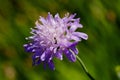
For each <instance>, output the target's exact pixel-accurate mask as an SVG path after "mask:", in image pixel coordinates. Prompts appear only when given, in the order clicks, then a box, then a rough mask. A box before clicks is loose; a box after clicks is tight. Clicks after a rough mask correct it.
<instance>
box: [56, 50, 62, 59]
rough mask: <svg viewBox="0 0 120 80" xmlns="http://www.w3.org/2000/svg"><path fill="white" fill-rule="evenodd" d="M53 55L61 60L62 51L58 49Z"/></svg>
mask: <svg viewBox="0 0 120 80" xmlns="http://www.w3.org/2000/svg"><path fill="white" fill-rule="evenodd" d="M55 57H57V58H58V59H60V60H63V56H62V51H58V52H56V53H55Z"/></svg>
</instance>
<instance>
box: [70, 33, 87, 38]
mask: <svg viewBox="0 0 120 80" xmlns="http://www.w3.org/2000/svg"><path fill="white" fill-rule="evenodd" d="M72 34H73V35H75V36H78V37H80V38H83V39H85V40H87V39H88V35H87V34H85V33H82V32H73V33H72Z"/></svg>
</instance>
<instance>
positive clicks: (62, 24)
mask: <svg viewBox="0 0 120 80" xmlns="http://www.w3.org/2000/svg"><path fill="white" fill-rule="evenodd" d="M75 15H76V14H72V15H69V14H68V13H67V14H65V17H63V18H60V17H59V14H56V15H55V16H54V17H53V16H52V15H51V14H50V13H48V16H47V18H43V17H41V16H40V18H39V20H38V21H36V23H35V24H36V26H35V28H32V29H31V34H32V36H30V37H28V38H26V39H27V40H29V41H30V42H29V43H28V44H25V45H24V47H25V50H26V51H27V52H31V53H33V55H32V60H33V65H38V64H40V63H43V64H44V65H45V66H46V65H48V66H49V68H51V69H53V70H54V69H55V67H54V63H53V58H54V57H56V58H58V59H60V60H63V54H64V55H65V56H66V57H67V58H68V59H69V61H71V62H75V61H76V55H77V54H78V50H77V48H76V45H77V44H78V42H80V41H81V39H85V40H87V38H88V36H87V34H85V33H82V32H76V29H77V28H82V27H83V26H82V25H81V24H80V23H79V21H80V19H79V18H76V19H75V18H74V17H75Z"/></svg>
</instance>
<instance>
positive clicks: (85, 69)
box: [76, 55, 95, 80]
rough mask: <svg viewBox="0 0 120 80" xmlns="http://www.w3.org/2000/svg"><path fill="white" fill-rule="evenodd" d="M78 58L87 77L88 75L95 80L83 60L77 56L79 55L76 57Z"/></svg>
mask: <svg viewBox="0 0 120 80" xmlns="http://www.w3.org/2000/svg"><path fill="white" fill-rule="evenodd" d="M76 58H77V60H78V62H79V63H80V64H81V66H82V68H83V70H84V71H85V73H86V75H87V76H88V77H89V78H90V79H91V80H95V79H94V78H93V77H92V76H91V74H90V73H89V72H88V70H87V68H86V66H85V64H84V63H83V61H82V60H81V58H80V57H79V56H77V55H76Z"/></svg>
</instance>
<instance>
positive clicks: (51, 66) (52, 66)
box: [48, 60, 55, 70]
mask: <svg viewBox="0 0 120 80" xmlns="http://www.w3.org/2000/svg"><path fill="white" fill-rule="evenodd" d="M48 66H49V68H50V69H52V70H55V67H54V63H53V61H52V60H51V61H50V62H48Z"/></svg>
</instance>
